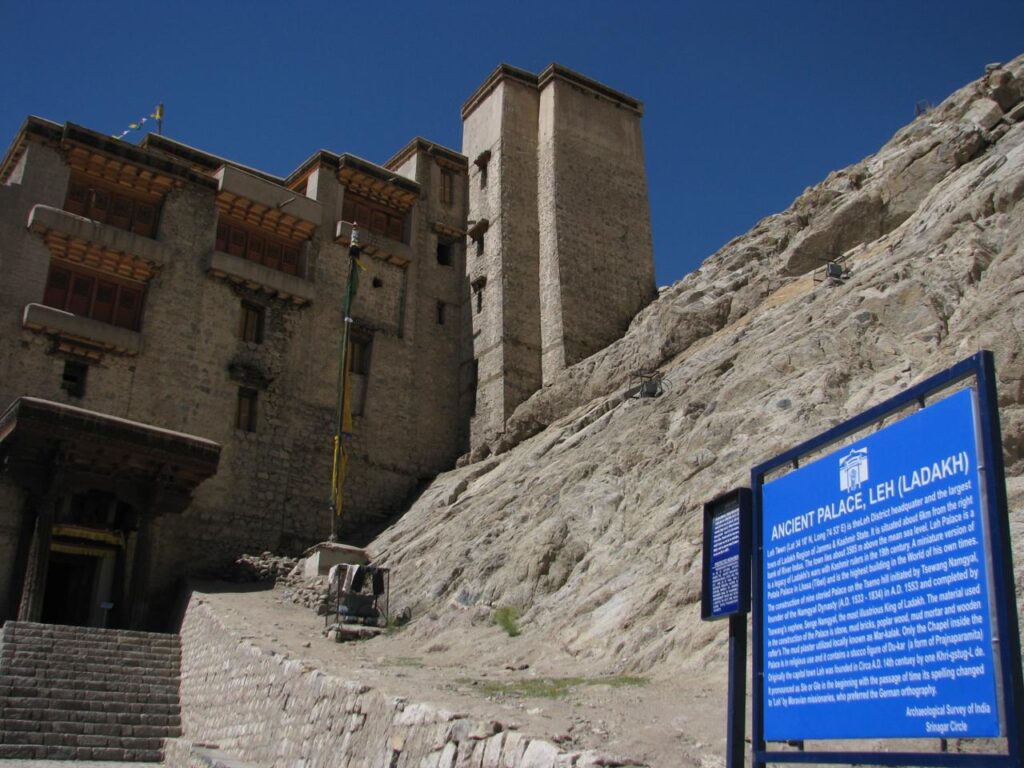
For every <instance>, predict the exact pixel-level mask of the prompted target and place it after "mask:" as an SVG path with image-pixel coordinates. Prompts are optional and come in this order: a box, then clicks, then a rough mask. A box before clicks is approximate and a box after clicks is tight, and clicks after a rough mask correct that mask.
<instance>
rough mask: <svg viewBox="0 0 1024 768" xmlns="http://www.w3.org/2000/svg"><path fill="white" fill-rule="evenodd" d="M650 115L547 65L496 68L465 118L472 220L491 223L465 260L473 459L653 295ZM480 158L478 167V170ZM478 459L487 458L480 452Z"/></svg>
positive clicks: (619, 96) (632, 102) (466, 108)
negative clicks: (473, 370)
mask: <svg viewBox="0 0 1024 768" xmlns="http://www.w3.org/2000/svg"><path fill="white" fill-rule="evenodd" d="M642 112H643V108H642V105H641V104H640V103H639V102H637V101H636V100H634V99H632V98H630V97H629V96H625V95H624V94H620V93H617V92H615V91H612V90H611V89H609V88H607V87H606V86H604V85H601V84H600V83H597V82H595V81H593V80H589V79H588V78H586V77H584V76H582V75H579V74H578V73H575V72H572V71H571V70H567V69H565V68H564V67H560V66H558V65H551V66H550V67H549V68H547V69H546V70H545V71H544V72H543V73H542V74H541V75H539V76H536V75H532V74H531V73H529V72H525V71H522V70H517V69H514V68H512V67H507V66H502V67H499V68H498V69H497V70H496V71H495V72H494V73H492V75H491V77H490V78H488V80H487V81H485V83H484V84H483V85H482V86H481V87H480V88H479V89H478V90H477V92H476V93H475V94H474V95H473V96H471V97H470V99H469V101H468V102H467V103H466V105H465V106H464V107H463V139H462V143H463V153H464V154H465V155H466V156H467V157H468V158H469V160H470V162H473V161H474V160H476V159H477V158H479V157H480V155H481V153H485V152H490V159H489V161H488V162H487V164H486V175H487V179H486V182H485V180H484V171H483V170H482V169H481V170H476V169H472V170H471V175H470V185H469V190H470V194H469V221H470V223H471V226H472V222H474V221H476V222H480V221H481V220H483V219H486V220H487V221H488V224H489V228H488V229H487V231H486V233H485V235H484V247H483V248H482V250H481V252H480V253H478V254H477V255H474V253H473V250H474V248H473V246H472V245H470V253H469V254H468V255H467V259H466V264H467V270H466V273H467V277H468V280H469V282H470V284H471V285H479V284H482V283H483V282H484V281H485V280H486V285H485V287H484V289H483V291H484V295H483V301H482V302H477V300H476V298H475V296H472V295H471V297H470V304H471V311H470V312H469V313H468V319H469V322H470V323H471V328H472V338H473V352H472V354H473V357H474V359H476V360H477V361H478V363H479V385H478V390H477V413H476V416H475V418H474V419H473V422H472V434H471V447H472V448H473V449H474V451H476V449H484V448H485V447H486V446H485V445H484V444H485V443H488V442H490V441H492V440H493V439H494V438H495V437H498V436H499V435H501V434H502V433H503V432H504V429H505V422H506V421H507V420H508V418H509V417H510V416H511V415H512V412H513V411H514V410H515V409H516V407H517V406H519V405H520V404H521V403H523V402H524V401H525V400H526V399H527V398H529V397H530V396H531V395H533V394H534V393H535V392H536V391H537V390H538V389H540V387H541V386H542V384H543V383H546V382H548V381H550V380H552V378H553V377H554V376H555V375H556V374H557V373H558V372H559V371H561V370H563V369H564V368H566V367H567V366H570V365H573V364H574V363H577V362H579V361H580V360H582V359H583V358H585V357H588V356H589V355H591V354H593V353H594V352H597V351H598V350H600V349H602V348H603V347H605V346H607V345H608V344H610V343H611V342H612V341H614V340H616V339H618V338H619V337H621V336H622V334H623V333H624V332H625V330H626V328H627V327H628V326H629V322H630V321H631V320H632V318H633V316H634V315H635V314H636V313H637V312H638V311H640V309H642V308H643V307H644V306H645V305H646V304H647V303H648V302H650V301H651V300H652V299H653V298H654V296H655V285H654V259H653V254H652V246H651V228H650V217H649V213H648V204H647V177H646V172H645V169H644V156H643V141H642V136H641V132H640V117H641V115H642ZM481 159H482V158H481ZM476 455H479V453H478V452H477V454H476Z"/></svg>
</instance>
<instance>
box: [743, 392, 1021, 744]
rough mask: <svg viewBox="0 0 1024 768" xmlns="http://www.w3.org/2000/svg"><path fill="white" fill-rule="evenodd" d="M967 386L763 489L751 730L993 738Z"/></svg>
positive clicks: (780, 735) (995, 720)
mask: <svg viewBox="0 0 1024 768" xmlns="http://www.w3.org/2000/svg"><path fill="white" fill-rule="evenodd" d="M976 424H977V419H976V415H975V403H974V397H973V390H971V389H963V390H960V391H959V392H957V393H955V394H953V395H951V396H949V397H947V398H946V399H944V400H941V401H939V402H937V403H935V404H934V405H931V406H929V407H927V408H925V409H923V410H920V411H918V412H917V413H915V414H913V415H911V416H908V417H906V418H904V419H902V420H900V421H898V422H896V423H894V424H892V425H890V426H888V427H886V428H885V429H883V430H881V431H879V432H876V433H875V434H873V435H870V436H869V437H866V438H864V439H863V440H860V441H859V442H857V443H854V444H852V445H849V446H846V447H844V448H842V449H840V450H838V451H835V452H833V453H831V454H829V455H828V456H825V457H824V458H821V459H819V460H817V461H815V462H813V463H810V464H808V465H807V466H805V467H803V468H801V469H798V470H795V471H793V472H790V473H789V474H787V475H785V476H783V477H780V478H778V479H776V480H773V481H772V482H769V483H766V484H765V485H764V486H763V490H762V493H763V495H762V509H763V516H762V521H763V522H762V529H761V542H760V545H761V547H762V551H763V555H762V573H761V578H762V584H763V585H764V590H763V596H764V597H763V604H764V609H763V621H762V624H761V632H762V637H761V640H762V643H763V645H762V647H763V649H764V651H763V652H764V662H763V674H764V684H763V686H762V690H763V701H762V707H763V712H764V738H765V739H766V740H768V741H783V740H787V739H860V738H901V737H908V738H911V737H932V738H935V737H946V738H955V737H986V736H988V737H990V736H999V735H1003V734H1001V733H1000V723H999V715H998V712H999V706H998V704H999V702H998V699H997V694H996V669H995V664H994V654H993V639H992V625H993V620H992V612H991V607H990V604H989V578H988V573H987V567H986V563H987V562H988V559H987V557H986V549H985V546H986V544H985V542H986V537H985V533H984V530H983V529H984V519H985V515H984V510H983V509H982V499H981V487H982V486H981V481H980V474H979V467H978V450H977V444H978V441H977V435H976Z"/></svg>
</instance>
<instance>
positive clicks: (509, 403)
mask: <svg viewBox="0 0 1024 768" xmlns="http://www.w3.org/2000/svg"><path fill="white" fill-rule="evenodd" d="M462 144H463V153H464V154H465V155H466V156H467V157H468V158H469V159H470V162H473V160H474V159H475V158H477V157H479V156H480V155H481V153H484V152H490V159H489V160H488V161H487V163H486V168H479V167H477V166H471V168H472V172H471V176H470V180H469V214H468V216H469V221H470V222H477V223H479V222H481V221H483V220H484V219H486V220H487V222H488V228H487V230H486V232H484V233H483V235H482V244H481V245H478V243H477V242H468V243H467V254H466V276H467V279H468V282H469V283H470V285H471V286H472V290H471V293H470V310H469V313H468V316H469V320H470V323H471V327H472V355H473V358H474V359H475V360H476V361H477V366H478V369H477V381H478V383H477V396H476V414H475V416H474V418H473V420H472V424H471V433H472V434H471V443H472V444H473V445H478V444H480V443H481V442H482V441H485V440H487V439H490V438H493V437H494V436H496V435H498V434H499V433H500V432H501V431H502V430H503V429H504V425H505V419H506V418H508V416H509V415H511V413H512V411H513V410H514V409H515V407H516V406H517V405H519V404H520V403H521V402H523V401H524V400H526V398H527V397H529V396H530V395H531V394H532V393H533V392H534V391H536V390H537V388H538V387H539V386H540V303H539V298H538V284H539V280H540V277H539V274H538V271H537V270H538V256H537V91H536V88H534V87H533V86H531V85H530V84H529V83H523V82H520V81H519V80H516V79H505V80H503V81H502V82H500V83H498V84H497V85H496V86H495V88H494V90H493V91H492V92H491V93H490V94H488V95H487V96H486V97H485V98H484V99H483V101H482V102H481V103H480V104H478V105H477V106H475V107H474V109H473V111H472V112H471V113H470V114H468V115H466V116H465V123H464V128H463V139H462ZM478 239H479V238H478ZM481 285H482V286H483V287H482V288H481V287H480V286H481Z"/></svg>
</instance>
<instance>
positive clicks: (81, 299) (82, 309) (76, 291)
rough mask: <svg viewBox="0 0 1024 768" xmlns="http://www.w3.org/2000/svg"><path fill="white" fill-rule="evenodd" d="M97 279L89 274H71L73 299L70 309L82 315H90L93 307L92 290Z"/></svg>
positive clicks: (69, 304)
mask: <svg viewBox="0 0 1024 768" xmlns="http://www.w3.org/2000/svg"><path fill="white" fill-rule="evenodd" d="M95 283H96V280H95V279H93V278H92V277H89V276H87V275H74V274H73V275H72V276H71V299H70V301H68V311H69V312H72V313H73V314H76V315H81V316H82V317H89V310H90V309H91V308H92V291H93V286H94V285H95Z"/></svg>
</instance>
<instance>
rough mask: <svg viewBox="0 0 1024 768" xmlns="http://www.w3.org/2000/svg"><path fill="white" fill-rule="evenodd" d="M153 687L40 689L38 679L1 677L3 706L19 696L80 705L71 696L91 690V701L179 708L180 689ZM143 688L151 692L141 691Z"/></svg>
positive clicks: (67, 686) (78, 700)
mask: <svg viewBox="0 0 1024 768" xmlns="http://www.w3.org/2000/svg"><path fill="white" fill-rule="evenodd" d="M85 685H87V684H85ZM151 687H152V686H148V685H145V686H144V685H134V686H126V685H121V686H116V690H98V689H96V688H88V687H72V686H71V685H62V686H61V687H59V688H48V687H45V686H44V687H40V685H39V681H38V680H37V679H36V678H34V677H11V676H9V675H0V703H2V698H3V697H7V696H15V697H19V698H22V697H36V698H39V699H41V700H44V701H47V702H50V703H53V704H54V705H56V704H58V703H59V702H60V701H67V702H69V703H72V704H74V705H76V706H78V705H79V704H80V702H81V698H76V699H70V698H68V697H69V696H72V695H74V694H75V693H76V692H78V691H81V690H85V691H87V695H88V697H89V700H90V701H119V702H124V703H128V704H147V705H148V704H174V705H175V706H177V704H178V701H179V697H178V691H177V689H175V690H174V691H173V692H164V693H151V692H149V689H150V688H151ZM125 688H133V689H135V690H124V689H125ZM143 688H145V689H147V690H145V691H143V690H141V689H143ZM83 695H84V694H83Z"/></svg>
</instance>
